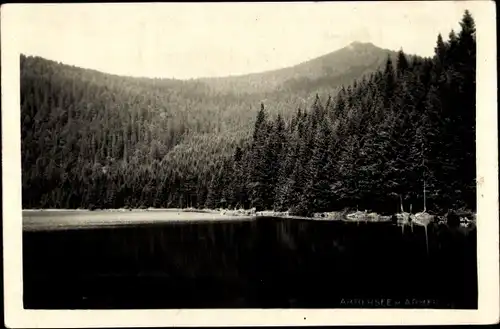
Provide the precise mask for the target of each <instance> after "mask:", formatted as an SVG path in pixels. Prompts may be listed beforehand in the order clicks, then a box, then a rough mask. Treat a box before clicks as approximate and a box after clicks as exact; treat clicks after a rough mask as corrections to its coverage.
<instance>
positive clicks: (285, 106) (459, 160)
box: [21, 12, 476, 214]
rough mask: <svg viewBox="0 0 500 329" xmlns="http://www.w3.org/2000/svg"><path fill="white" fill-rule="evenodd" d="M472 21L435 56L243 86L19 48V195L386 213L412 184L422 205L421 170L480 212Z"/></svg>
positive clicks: (430, 184) (446, 201)
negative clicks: (138, 72) (116, 68)
mask: <svg viewBox="0 0 500 329" xmlns="http://www.w3.org/2000/svg"><path fill="white" fill-rule="evenodd" d="M461 26H462V29H461V31H460V32H459V33H458V34H456V33H454V32H453V31H452V32H451V33H450V34H449V37H448V40H446V41H444V40H443V39H442V37H441V36H438V40H437V45H436V48H435V56H434V57H433V58H432V59H421V58H418V57H414V56H406V55H405V54H404V53H403V52H402V51H400V52H399V54H397V56H388V54H387V53H384V58H385V59H386V64H385V65H384V67H382V68H381V69H380V70H378V71H376V67H374V66H376V65H378V64H377V63H376V60H373V63H372V64H373V65H374V66H370V65H368V64H369V63H366V62H365V63H363V62H361V63H354V62H353V64H352V65H351V66H350V68H352V69H347V71H345V70H344V71H342V69H337V71H335V70H334V69H333V68H330V69H328V68H327V69H325V67H328V66H325V65H323V66H322V65H321V64H318V63H324V62H331V59H328V56H327V57H325V58H327V59H328V61H326V60H325V58H323V62H321V61H317V62H313V64H314V65H313V64H311V63H304V64H302V65H303V66H301V67H305V68H304V69H303V70H304V71H300V70H296V71H295V72H313V73H311V74H312V75H310V76H308V75H307V74H304V73H302V74H301V75H300V77H299V78H297V79H296V80H295V82H293V81H294V80H289V79H288V78H287V79H288V80H286V79H285V80H283V81H286V82H284V84H280V85H279V86H277V85H276V86H271V87H269V84H268V83H263V84H261V85H259V88H256V90H253V92H248V93H245V92H244V91H245V90H242V91H241V92H238V93H236V92H234V90H233V91H231V90H230V89H231V88H228V87H227V86H233V87H234V86H238V83H236V82H235V83H229V84H228V83H227V82H224V80H220V79H215V80H213V79H208V80H207V79H202V80H194V81H184V82H183V81H178V80H154V79H135V78H124V77H118V76H112V75H108V74H103V73H99V72H95V71H91V70H83V69H79V68H74V67H69V66H63V65H62V64H58V63H55V62H50V61H47V60H44V59H41V58H31V57H24V56H23V57H21V103H22V104H21V106H22V107H21V110H22V113H21V114H22V116H21V118H22V165H23V207H24V208H40V207H42V208H77V207H82V208H95V207H98V208H117V207H124V206H129V207H140V206H148V207H149V206H152V207H187V206H193V207H210V208H214V207H221V206H222V207H245V208H249V207H256V208H258V209H277V210H288V209H290V210H292V211H293V212H295V213H300V214H310V213H311V212H314V211H324V210H340V209H344V208H346V207H352V208H356V207H358V208H359V209H371V210H374V211H381V212H383V211H397V210H398V209H399V195H402V197H403V198H404V200H405V204H406V205H407V204H409V203H412V205H413V209H414V210H417V209H419V208H420V209H421V208H422V199H423V194H422V191H423V187H424V182H425V186H426V190H427V209H428V210H429V211H443V210H446V209H448V208H460V207H467V208H475V65H476V57H475V47H476V43H475V28H474V21H473V19H472V17H471V16H470V15H469V13H468V12H466V13H465V14H464V17H463V21H462V22H461ZM358 46H359V45H354V46H353V47H350V48H349V49H344V50H343V51H353V50H352V49H355V48H357V47H358ZM363 49H365V48H363ZM353 61H355V58H354V57H353ZM365 65H366V66H365ZM317 67H323V69H321V70H319V71H315V70H316V69H315V68H317ZM356 68H359V69H356ZM287 72H290V71H287ZM314 72H316V73H314ZM317 72H323V73H321V74H320V73H317ZM324 72H326V73H324ZM339 72H341V73H339ZM342 72H343V73H342ZM346 72H350V73H346ZM353 72H354V73H353ZM273 74H275V73H273ZM280 74H281V73H280ZM288 74H289V73H286V74H285V75H286V76H287V77H288ZM274 76H276V75H274ZM261 78H262V77H261ZM351 78H358V79H357V81H355V82H354V83H352V84H348V81H346V80H348V79H351ZM227 79H242V78H241V77H238V78H227ZM277 79H278V78H277ZM280 79H281V78H280ZM278 80H279V79H278ZM214 81H215V82H214ZM227 81H230V80H227ZM239 81H244V80H239ZM246 81H247V82H245V83H247V84H248V83H250V84H251V81H252V80H251V79H250V80H246ZM248 81H250V82H248ZM262 81H266V80H265V79H263V80H262ZM349 81H351V80H349ZM315 83H316V84H315ZM340 84H344V86H343V87H342V88H340V92H338V93H337V90H339V88H338V87H339V85H340ZM292 85H293V88H292V87H291V86H292ZM262 86H264V87H265V88H264V87H262ZM311 86H314V88H313V89H315V90H316V92H317V94H318V95H317V96H314V95H315V92H313V93H311V88H312V87H311ZM261 87H262V88H264V89H266V88H268V87H269V88H271V89H269V90H272V91H266V92H264V91H263V90H262V89H261ZM273 88H274V89H273ZM301 88H302V90H303V92H298V91H297V90H300V89H301ZM250 90H251V89H250ZM328 94H330V95H332V97H328ZM311 96H312V97H311ZM261 102H262V105H261V108H260V111H257V109H256V108H258V106H259V104H260V103H261ZM304 104H307V106H304ZM257 112H258V114H257ZM255 116H257V118H256V119H255ZM252 129H253V132H252Z"/></svg>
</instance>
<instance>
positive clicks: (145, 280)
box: [23, 211, 477, 309]
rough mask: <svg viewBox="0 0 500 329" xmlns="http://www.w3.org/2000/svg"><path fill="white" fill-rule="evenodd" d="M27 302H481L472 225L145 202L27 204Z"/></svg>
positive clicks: (134, 305) (99, 305)
mask: <svg viewBox="0 0 500 329" xmlns="http://www.w3.org/2000/svg"><path fill="white" fill-rule="evenodd" d="M23 227H24V229H23V264H24V266H23V276H24V305H25V308H28V309H158V308H359V307H368V308H377V307H396V308H461V309H476V308H477V266H476V231H475V230H472V231H470V232H468V233H467V232H466V233H464V231H463V230H459V229H453V228H448V227H447V226H446V225H442V224H440V225H434V226H429V229H428V246H429V248H428V250H427V247H426V239H425V232H424V228H423V227H419V226H415V227H414V228H413V231H411V230H410V229H405V232H404V233H403V232H402V230H401V228H400V227H398V226H397V225H395V224H393V223H389V222H384V223H370V222H368V223H365V222H361V223H350V222H343V221H315V220H306V219H290V218H273V217H257V218H255V217H248V218H240V217H239V218H236V217H222V216H220V215H217V214H203V213H178V212H176V211H151V212H149V211H148V212H135V211H131V212H105V211H102V212H100V211H97V212H71V211H60V212H56V211H53V212H46V211H26V212H23Z"/></svg>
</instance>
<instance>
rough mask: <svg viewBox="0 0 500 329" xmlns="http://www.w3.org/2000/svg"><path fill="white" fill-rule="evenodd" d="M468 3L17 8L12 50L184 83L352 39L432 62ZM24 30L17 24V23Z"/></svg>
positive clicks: (288, 59) (285, 61) (266, 65)
mask: <svg viewBox="0 0 500 329" xmlns="http://www.w3.org/2000/svg"><path fill="white" fill-rule="evenodd" d="M475 6H476V3H471V2H466V1H458V2H452V1H446V2H436V1H432V2H420V1H415V2H380V3H370V2H337V3H335V2H332V3H325V2H320V3H313V2H310V3H286V4H285V3H261V4H254V3H212V4H200V3H197V4H193V3H192V4H174V3H166V4H157V3H152V4H66V5H60V4H59V5H33V4H32V5H26V6H25V7H20V8H19V9H18V10H19V14H18V15H20V18H19V23H20V24H19V28H20V31H18V35H17V37H18V40H19V45H20V51H21V52H22V53H25V54H29V55H39V56H42V57H45V58H49V59H53V60H57V61H61V62H63V63H67V64H72V65H77V66H81V67H86V68H93V69H97V70H100V71H104V72H109V73H114V74H120V75H132V76H148V77H175V78H192V77H200V76H225V75H234V74H242V73H250V72H259V71H265V70H269V69H276V68H281V67H286V66H290V65H294V64H298V63H300V62H303V61H305V60H308V59H312V58H314V57H317V56H320V55H323V54H326V53H329V52H331V51H334V50H337V49H339V48H342V47H344V46H346V45H347V44H349V43H351V42H352V41H362V42H372V43H374V44H375V45H377V46H380V47H383V48H388V49H393V50H398V49H399V48H401V47H402V48H403V49H404V51H405V52H408V53H415V54H420V55H426V56H427V55H431V54H432V52H433V48H434V45H435V42H436V37H437V34H438V33H439V32H441V33H442V34H443V36H447V35H448V33H449V31H450V30H451V29H452V28H453V29H455V30H459V24H458V22H459V21H460V19H461V17H462V14H463V11H464V10H465V9H466V8H469V9H470V11H471V13H472V15H473V16H474V12H475ZM21 22H22V23H21Z"/></svg>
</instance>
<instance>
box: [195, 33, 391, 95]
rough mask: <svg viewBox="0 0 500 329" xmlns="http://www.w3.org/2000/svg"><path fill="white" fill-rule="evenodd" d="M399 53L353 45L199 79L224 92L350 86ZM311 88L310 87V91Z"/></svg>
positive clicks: (360, 44) (361, 43) (371, 46)
mask: <svg viewBox="0 0 500 329" xmlns="http://www.w3.org/2000/svg"><path fill="white" fill-rule="evenodd" d="M396 54H397V52H396V51H392V50H388V49H382V48H379V47H377V46H375V45H374V44H372V43H363V42H358V41H355V42H352V43H351V44H349V45H347V46H345V47H343V48H341V49H339V50H336V51H333V52H330V53H328V54H325V55H322V56H319V57H316V58H314V59H311V60H308V61H305V62H302V63H299V64H297V65H294V66H290V67H286V68H281V69H276V70H271V71H265V72H260V73H250V74H244V75H238V76H226V77H208V78H199V79H196V80H195V81H200V82H203V83H205V84H207V86H208V87H209V88H210V89H211V90H213V91H215V92H221V93H233V92H236V93H241V91H242V90H243V91H245V92H247V93H259V92H260V93H266V92H267V93H269V92H273V91H297V90H301V91H304V88H305V89H308V91H311V90H312V89H314V88H316V87H322V86H323V85H325V84H326V85H329V86H330V87H332V85H334V86H335V87H337V86H338V85H340V84H348V83H351V82H352V81H353V80H355V79H357V78H360V77H361V76H362V75H364V74H369V73H372V72H374V71H376V69H378V68H380V67H381V66H382V65H383V64H384V63H385V61H386V60H387V57H388V56H391V58H393V59H395V58H396ZM308 85H310V87H309V88H308Z"/></svg>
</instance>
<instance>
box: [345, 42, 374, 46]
mask: <svg viewBox="0 0 500 329" xmlns="http://www.w3.org/2000/svg"><path fill="white" fill-rule="evenodd" d="M347 47H348V48H359V47H372V48H373V47H375V45H374V44H373V43H371V42H361V41H353V42H351V43H350V44H349V45H348V46H347Z"/></svg>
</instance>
